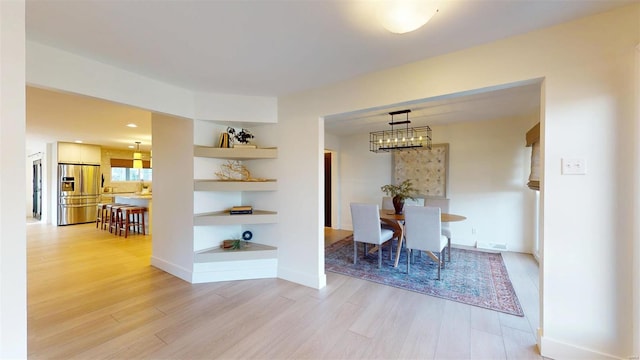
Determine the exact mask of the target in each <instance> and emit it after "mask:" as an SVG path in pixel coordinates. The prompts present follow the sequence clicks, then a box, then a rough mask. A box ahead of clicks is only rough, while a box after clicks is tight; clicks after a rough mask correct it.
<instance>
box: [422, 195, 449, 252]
mask: <svg viewBox="0 0 640 360" xmlns="http://www.w3.org/2000/svg"><path fill="white" fill-rule="evenodd" d="M424 206H432V207H438V208H440V212H443V213H446V214H448V213H449V199H434V198H426V199H425V202H424ZM442 235H444V236H446V237H447V247H448V249H447V250H448V251H449V261H451V227H450V226H449V223H446V222H445V223H442Z"/></svg>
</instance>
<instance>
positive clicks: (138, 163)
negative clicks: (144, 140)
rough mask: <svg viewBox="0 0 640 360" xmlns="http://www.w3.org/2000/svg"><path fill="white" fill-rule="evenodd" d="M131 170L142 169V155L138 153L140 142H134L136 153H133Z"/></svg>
mask: <svg viewBox="0 0 640 360" xmlns="http://www.w3.org/2000/svg"><path fill="white" fill-rule="evenodd" d="M133 168H134V169H142V153H141V152H140V141H136V151H135V152H134V153H133Z"/></svg>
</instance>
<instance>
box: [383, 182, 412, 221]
mask: <svg viewBox="0 0 640 360" xmlns="http://www.w3.org/2000/svg"><path fill="white" fill-rule="evenodd" d="M380 190H382V191H383V192H384V193H385V194H387V195H388V196H392V197H393V199H392V200H393V208H394V209H395V212H396V214H402V211H403V209H404V199H412V200H415V197H414V196H415V195H416V193H417V190H416V189H414V188H413V184H412V183H411V180H409V179H407V180H405V181H403V182H401V183H400V184H399V185H393V184H387V185H384V186H382V187H380Z"/></svg>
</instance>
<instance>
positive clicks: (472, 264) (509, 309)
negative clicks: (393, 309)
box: [325, 236, 524, 316]
mask: <svg viewBox="0 0 640 360" xmlns="http://www.w3.org/2000/svg"><path fill="white" fill-rule="evenodd" d="M395 249H396V248H395V246H394V258H395ZM388 251H389V247H388V246H387V245H385V246H383V254H382V259H383V260H382V268H381V269H378V254H377V252H374V253H371V254H368V255H367V256H366V257H364V258H363V249H362V246H361V245H360V244H358V264H357V265H354V264H353V237H351V236H349V237H347V238H345V239H342V240H340V241H338V242H335V243H333V244H331V245H329V246H327V247H326V248H325V269H326V270H327V271H331V272H335V273H338V274H343V275H347V276H352V277H356V278H360V279H364V280H368V281H373V282H376V283H380V284H384V285H389V286H394V287H397V288H401V289H405V290H410V291H415V292H418V293H422V294H426V295H431V296H435V297H439V298H443V299H447V300H452V301H457V302H461V303H464V304H469V305H474V306H478V307H482V308H486V309H490V310H495V311H500V312H503V313H506V314H510V315H516V316H524V313H523V311H522V307H521V306H520V301H519V300H518V297H517V296H516V293H515V291H514V289H513V284H511V280H510V279H509V274H508V273H507V269H506V267H505V265H504V261H503V260H502V255H501V254H500V253H491V252H484V251H475V250H466V249H458V248H452V249H451V262H447V263H446V265H445V268H444V269H443V270H442V280H440V281H439V280H437V278H438V268H437V265H436V263H435V262H433V261H432V260H431V259H430V258H429V257H428V256H427V255H426V254H422V256H421V257H417V258H416V259H415V262H414V263H412V264H411V274H410V275H407V258H406V251H404V250H403V251H402V252H401V255H400V262H399V263H398V267H397V268H394V267H393V261H392V260H389V252H388Z"/></svg>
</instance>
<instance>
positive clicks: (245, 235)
mask: <svg viewBox="0 0 640 360" xmlns="http://www.w3.org/2000/svg"><path fill="white" fill-rule="evenodd" d="M252 238H253V233H252V232H251V231H249V230H247V231H245V232H243V233H242V240H244V241H249V240H251V239H252Z"/></svg>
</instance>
